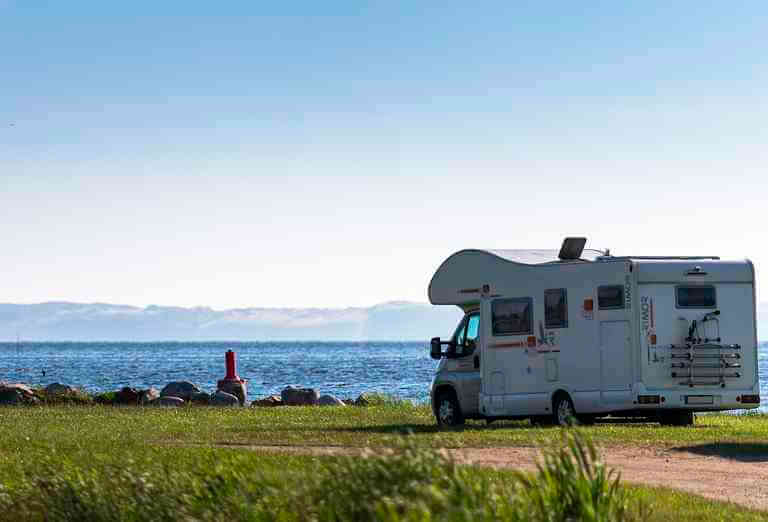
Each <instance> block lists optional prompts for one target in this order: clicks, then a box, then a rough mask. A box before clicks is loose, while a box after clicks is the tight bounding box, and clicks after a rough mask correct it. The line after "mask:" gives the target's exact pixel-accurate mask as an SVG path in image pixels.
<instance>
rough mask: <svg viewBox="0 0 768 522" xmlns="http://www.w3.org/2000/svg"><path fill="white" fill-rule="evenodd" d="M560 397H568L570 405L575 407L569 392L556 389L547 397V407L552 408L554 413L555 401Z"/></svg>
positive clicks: (563, 389)
mask: <svg viewBox="0 0 768 522" xmlns="http://www.w3.org/2000/svg"><path fill="white" fill-rule="evenodd" d="M561 396H565V397H568V398H569V399H570V400H571V404H574V406H575V403H574V402H573V395H571V392H570V391H568V390H567V389H565V388H557V389H556V390H555V391H553V392H552V394H551V395H550V396H549V406H550V408H552V411H553V412H554V407H555V399H557V398H558V397H561Z"/></svg>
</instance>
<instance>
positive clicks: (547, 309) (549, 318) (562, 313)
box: [544, 288, 568, 328]
mask: <svg viewBox="0 0 768 522" xmlns="http://www.w3.org/2000/svg"><path fill="white" fill-rule="evenodd" d="M544 324H545V325H546V327H547V328H568V293H567V292H566V290H565V288H553V289H551V290H544Z"/></svg>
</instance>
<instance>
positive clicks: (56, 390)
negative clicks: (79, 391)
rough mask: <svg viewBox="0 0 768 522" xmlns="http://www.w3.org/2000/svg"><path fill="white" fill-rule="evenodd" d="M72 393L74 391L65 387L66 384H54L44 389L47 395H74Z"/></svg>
mask: <svg viewBox="0 0 768 522" xmlns="http://www.w3.org/2000/svg"><path fill="white" fill-rule="evenodd" d="M74 391H75V389H74V388H73V387H72V386H67V385H66V384H61V383H58V382H54V383H53V384H49V385H48V386H46V387H45V393H46V394H47V395H67V394H69V393H74Z"/></svg>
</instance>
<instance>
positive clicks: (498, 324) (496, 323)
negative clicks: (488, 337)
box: [491, 297, 533, 335]
mask: <svg viewBox="0 0 768 522" xmlns="http://www.w3.org/2000/svg"><path fill="white" fill-rule="evenodd" d="M491 321H492V329H493V335H528V334H532V333H533V299H531V298H530V297H515V298H511V299H496V300H494V301H493V302H492V303H491Z"/></svg>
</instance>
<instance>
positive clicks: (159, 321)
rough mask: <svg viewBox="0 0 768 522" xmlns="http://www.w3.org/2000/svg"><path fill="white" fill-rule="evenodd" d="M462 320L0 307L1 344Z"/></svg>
mask: <svg viewBox="0 0 768 522" xmlns="http://www.w3.org/2000/svg"><path fill="white" fill-rule="evenodd" d="M462 313H463V312H462V311H461V310H460V309H459V308H458V307H455V306H433V305H430V304H427V303H415V302H405V301H396V302H388V303H379V304H377V305H374V306H370V307H343V308H332V307H325V308H306V307H289V308H264V307H245V308H233V309H223V310H214V309H212V308H210V307H178V306H159V305H152V306H148V307H134V306H126V305H114V304H107V303H72V302H49V303H40V304H8V303H0V342H15V341H16V339H17V338H18V339H21V340H25V341H44V342H45V341H50V342H61V341H73V342H99V341H104V342H137V341H138V342H153V341H154V342H171V341H180V342H206V341H207V342H214V341H222V342H224V341H233V342H234V341H394V340H400V341H410V340H413V341H425V340H428V339H430V338H432V337H435V336H440V337H444V338H447V337H449V336H450V335H451V334H452V333H453V330H454V328H455V327H456V324H457V323H458V321H459V319H460V318H461V316H462ZM757 314H758V322H757V329H758V340H759V341H764V340H768V303H760V304H759V306H758V309H757ZM761 319H763V320H761Z"/></svg>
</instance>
